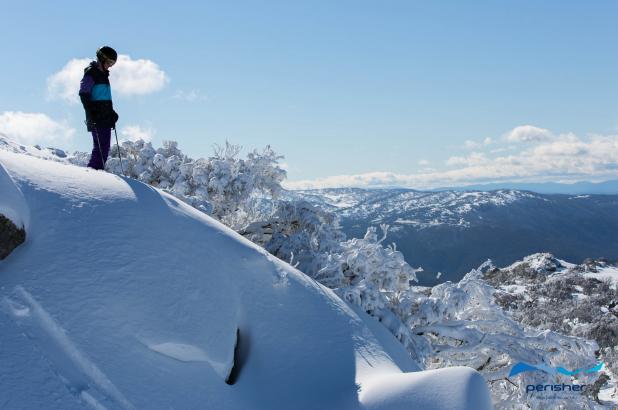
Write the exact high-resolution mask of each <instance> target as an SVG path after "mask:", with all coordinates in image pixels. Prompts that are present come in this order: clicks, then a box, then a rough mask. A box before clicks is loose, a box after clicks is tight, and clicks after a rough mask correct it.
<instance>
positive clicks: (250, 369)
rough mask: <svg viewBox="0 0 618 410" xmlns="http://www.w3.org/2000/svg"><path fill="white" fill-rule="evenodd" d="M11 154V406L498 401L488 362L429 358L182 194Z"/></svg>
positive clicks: (6, 186) (1, 270) (4, 172)
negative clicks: (471, 364) (461, 363)
mask: <svg viewBox="0 0 618 410" xmlns="http://www.w3.org/2000/svg"><path fill="white" fill-rule="evenodd" d="M0 164H1V165H2V167H0V206H2V207H3V208H2V209H3V210H5V212H6V210H7V209H8V210H9V212H8V213H9V218H11V220H13V221H15V222H17V223H21V224H22V225H24V226H25V227H26V230H27V234H28V236H27V240H26V242H25V243H24V244H23V245H22V246H20V247H19V248H17V249H16V250H15V251H13V253H12V254H11V255H10V256H9V257H8V258H6V259H5V260H3V261H1V262H0V329H2V331H1V334H0V407H2V408H9V409H36V408H45V409H81V408H94V409H102V408H108V409H132V408H138V409H142V408H144V409H146V408H148V409H169V408H182V409H197V408H222V409H223V408H225V409H247V408H251V409H260V408H264V409H273V408H295V409H303V408H306V409H316V408H333V409H334V408H337V409H397V408H411V407H419V406H420V408H424V409H458V408H459V409H467V408H470V409H484V408H490V407H491V402H490V399H489V395H488V391H487V387H486V384H485V382H484V380H483V378H482V377H481V376H480V375H479V374H478V373H477V372H476V371H474V370H472V369H470V368H467V367H456V368H449V369H440V370H432V371H427V372H425V371H420V369H419V367H418V365H417V364H416V363H415V362H413V361H412V359H411V358H410V356H409V355H408V353H407V352H406V351H405V350H404V348H403V346H402V345H401V344H400V343H399V342H398V341H397V340H396V339H395V338H394V337H393V336H392V335H391V334H390V333H389V332H388V331H387V330H386V329H385V328H384V327H383V326H382V325H381V324H379V323H378V322H377V321H375V320H374V319H372V318H370V317H368V316H367V315H365V313H364V312H362V311H360V310H358V308H355V307H352V306H349V305H348V304H346V303H345V302H343V301H342V300H341V299H339V298H338V297H337V296H336V295H335V294H334V293H333V292H332V291H330V290H328V289H327V288H325V287H323V286H321V285H319V284H318V283H316V282H315V281H313V280H312V279H310V278H308V277H307V276H305V275H303V274H302V273H300V272H299V271H297V270H296V269H294V268H292V267H291V266H289V265H288V264H286V263H284V262H281V261H279V260H278V259H276V258H274V257H272V256H270V255H269V254H268V253H267V252H266V251H264V250H263V249H261V248H259V247H258V246H256V245H254V244H252V243H251V242H249V241H248V240H246V239H244V238H242V237H241V236H239V235H238V234H236V233H235V232H233V231H232V230H230V229H228V228H226V227H225V226H223V225H222V224H220V223H218V222H216V221H214V220H213V219H211V218H210V217H208V216H206V215H205V214H203V213H201V212H199V211H197V210H195V209H194V208H192V207H190V206H188V205H186V204H185V203H183V202H181V201H179V200H178V199H176V198H174V197H172V196H171V195H168V194H166V193H164V192H162V191H160V190H157V189H154V188H152V187H150V186H148V185H145V184H142V183H140V182H137V181H135V180H131V179H128V178H127V179H125V178H120V177H118V176H115V175H112V174H108V173H104V172H100V171H93V170H90V169H84V168H80V167H75V166H70V165H64V164H60V163H55V162H50V161H45V160H42V159H38V158H34V157H31V156H26V155H23V154H16V153H11V152H5V151H0ZM7 198H9V199H7ZM238 330H239V332H240V339H239V340H238V346H236V343H237V340H236V335H237V331H238ZM234 363H236V368H235V370H237V374H236V376H235V378H236V380H235V383H234V384H233V385H228V384H226V383H225V378H226V377H227V375H228V374H229V372H230V370H231V369H232V366H233V365H234ZM436 392H438V393H439V395H438V396H436Z"/></svg>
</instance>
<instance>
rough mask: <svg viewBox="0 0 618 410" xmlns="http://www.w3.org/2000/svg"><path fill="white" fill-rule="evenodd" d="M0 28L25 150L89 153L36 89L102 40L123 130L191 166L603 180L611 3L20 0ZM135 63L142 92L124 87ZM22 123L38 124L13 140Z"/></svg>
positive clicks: (65, 106) (67, 110) (318, 181)
mask: <svg viewBox="0 0 618 410" xmlns="http://www.w3.org/2000/svg"><path fill="white" fill-rule="evenodd" d="M2 15H3V19H2V20H3V24H2V25H0V35H1V36H2V38H3V39H4V41H3V54H4V61H3V63H4V64H3V69H2V74H1V75H0V132H3V133H5V134H17V135H10V136H11V137H14V138H16V139H20V138H21V139H22V140H25V142H33V141H34V140H36V138H41V140H42V142H43V143H44V144H47V145H57V146H62V147H65V148H69V149H80V150H88V149H89V147H90V139H89V136H88V134H87V133H86V131H85V128H84V127H83V125H82V121H83V111H82V109H81V106H80V105H79V104H75V103H71V102H70V101H66V100H65V99H63V98H62V96H60V95H59V94H61V93H60V92H59V88H56V89H55V90H50V89H49V81H50V80H49V79H50V77H52V76H54V74H57V73H59V72H62V71H63V68H66V65H67V63H69V61H71V60H72V59H82V58H86V57H92V56H93V55H94V51H95V50H96V48H97V47H98V46H99V45H102V44H109V45H111V46H113V47H115V48H116V49H117V50H118V52H119V53H120V54H123V55H126V56H128V57H127V58H129V57H130V60H127V61H131V62H133V65H132V66H131V67H133V68H132V69H134V72H132V73H129V74H128V75H129V77H128V78H129V80H127V79H126V78H125V79H124V80H123V81H124V83H123V84H124V85H123V84H114V82H112V89H113V90H114V104H115V107H116V110H117V111H118V112H119V114H120V117H121V120H120V123H119V124H118V126H119V130H121V133H122V135H125V136H129V135H133V136H134V135H136V134H140V133H142V134H144V133H145V134H144V135H148V136H149V137H150V138H151V139H152V141H153V144H154V145H155V146H156V145H158V144H160V142H161V141H162V140H164V139H173V140H177V141H178V142H179V145H180V148H181V149H182V150H183V151H184V152H185V153H187V154H188V155H190V156H192V157H200V156H208V155H210V154H211V152H212V149H211V147H212V145H213V144H214V143H223V142H224V141H225V140H226V139H227V140H229V141H230V142H232V143H235V144H240V145H242V146H243V147H245V151H246V150H248V149H252V148H260V147H263V146H265V145H268V144H270V145H271V146H272V147H273V148H274V149H275V150H276V151H277V152H279V153H281V154H283V155H285V157H286V158H285V160H284V162H285V166H286V167H287V170H288V178H289V180H290V186H297V187H301V186H307V187H309V186H338V185H356V186H368V185H371V186H374V185H375V186H381V185H406V186H412V187H423V186H435V185H442V184H451V183H455V184H465V183H472V182H488V181H499V180H534V181H539V180H555V181H568V180H584V179H586V180H603V179H610V178H618V165H617V163H618V137H616V135H617V134H618V99H617V98H616V97H617V96H618V25H617V24H616V21H618V3H617V2H612V1H595V2H575V1H543V2H539V1H517V2H515V1H471V2H461V1H457V2H455V1H453V2H447V1H441V2H415V1H311V2H309V1H306V2H290V1H260V2H258V1H242V2H240V1H239V2H216V3H215V2H207V1H205V2H180V1H177V2H152V1H151V2H138V1H135V2H124V1H106V2H83V1H80V2H77V1H58V2H44V1H20V2H9V3H6V4H3V5H2ZM139 61H141V63H143V65H144V66H147V67H146V68H149V69H150V71H148V70H146V71H147V74H146V75H145V77H147V78H145V80H144V81H145V84H142V85H140V84H137V81H133V82H131V84H129V85H127V81H132V80H138V79H140V71H139V70H140V67H142V66H140V64H141V63H138V62H139ZM145 61H146V63H144V62H145ZM148 64H150V65H148ZM153 64H156V66H153ZM119 65H120V64H118V65H117V66H116V67H114V68H113V69H112V71H114V70H115V69H117V68H118V69H119V70H120V68H119V67H118V66H119ZM127 67H128V66H127ZM153 67H154V68H153ZM127 70H129V71H130V69H129V68H127V69H126V70H125V71H127ZM127 72H128V71H127ZM67 81H68V80H67ZM149 81H150V83H149ZM118 82H119V83H120V82H121V81H120V80H118ZM61 84H64V83H61ZM69 84H70V82H69ZM65 85H66V84H65ZM118 86H121V87H120V88H118ZM122 87H124V90H125V92H124V93H120V92H118V91H117V90H119V89H122ZM132 87H133V88H132ZM149 87H150V88H149ZM60 88H62V87H60ZM68 89H69V90H70V89H71V87H68ZM144 90H146V91H144ZM149 90H150V91H149ZM75 92H77V90H76V91H75ZM7 113H8V114H7ZM9 114H10V115H9ZM22 114H43V115H44V116H45V118H46V120H49V121H51V123H50V122H49V121H48V122H45V121H43V122H42V123H41V124H39V125H37V126H36V127H35V126H32V128H33V130H30V128H28V127H23V126H21V125H19V126H20V127H21V128H20V129H26V128H28V129H27V132H26V131H24V132H23V133H22V134H23V135H22V134H20V133H19V132H17V133H16V132H15V127H16V125H15V124H22V123H20V122H16V121H17V120H16V119H15V118H16V116H19V115H22ZM24 118H26V120H27V121H30V123H31V122H33V121H39V120H40V119H41V118H42V117H40V116H39V117H33V116H30V117H24ZM30 123H28V124H30ZM3 126H4V128H3ZM41 129H43V131H41ZM45 129H51V131H49V132H48V134H53V135H46V136H45V137H43V136H42V134H41V133H43V132H44V130H45ZM28 132H29V133H30V134H28ZM538 163H541V164H540V165H538V166H537V164H538Z"/></svg>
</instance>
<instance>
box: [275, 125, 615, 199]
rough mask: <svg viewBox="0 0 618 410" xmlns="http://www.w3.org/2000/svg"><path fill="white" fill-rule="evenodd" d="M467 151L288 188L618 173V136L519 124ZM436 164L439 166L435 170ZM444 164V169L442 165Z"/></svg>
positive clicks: (297, 183)
mask: <svg viewBox="0 0 618 410" xmlns="http://www.w3.org/2000/svg"><path fill="white" fill-rule="evenodd" d="M471 149H473V150H474V151H472V152H468V153H467V154H466V155H462V156H451V157H449V158H447V159H445V160H444V163H443V164H435V163H429V162H428V161H425V160H423V161H422V164H421V165H423V166H424V167H425V168H423V169H421V170H420V171H419V172H415V173H410V174H398V173H393V172H388V171H374V172H366V173H362V174H355V175H334V176H329V177H325V178H317V179H311V180H300V181H285V182H284V186H285V187H286V188H288V189H319V188H340V187H357V188H380V187H395V186H396V187H407V188H419V189H426V188H437V187H444V186H453V185H469V184H476V183H491V182H500V181H509V182H549V181H551V182H575V181H581V180H582V179H587V180H592V181H602V180H608V179H615V178H618V135H595V134H592V135H588V136H586V137H585V138H580V137H578V136H577V135H575V134H573V133H565V134H558V135H555V134H554V133H552V132H551V131H550V130H547V129H544V128H539V127H535V126H532V125H522V126H519V127H515V128H514V129H512V130H511V131H509V132H507V133H506V134H504V135H502V136H501V138H498V139H496V140H494V139H491V138H485V139H484V140H482V141H480V142H476V141H470V140H468V141H466V142H465V144H464V146H463V147H462V150H468V151H470V150H471ZM438 166H440V167H441V168H443V169H438ZM444 168H445V169H444Z"/></svg>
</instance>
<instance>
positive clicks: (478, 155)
mask: <svg viewBox="0 0 618 410" xmlns="http://www.w3.org/2000/svg"><path fill="white" fill-rule="evenodd" d="M485 161H487V158H486V157H485V154H483V153H482V152H473V153H471V154H470V155H468V156H466V157H450V158H449V159H447V160H446V165H450V166H473V165H480V164H482V163H483V162H485Z"/></svg>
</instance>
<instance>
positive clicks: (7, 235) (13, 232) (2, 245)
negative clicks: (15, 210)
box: [0, 214, 26, 260]
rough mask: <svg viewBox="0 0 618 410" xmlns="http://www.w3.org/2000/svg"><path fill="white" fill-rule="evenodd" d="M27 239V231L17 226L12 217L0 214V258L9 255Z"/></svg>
mask: <svg viewBox="0 0 618 410" xmlns="http://www.w3.org/2000/svg"><path fill="white" fill-rule="evenodd" d="M25 240H26V231H24V229H23V228H18V227H16V226H15V224H14V223H13V222H12V221H11V220H10V219H8V218H6V217H5V216H4V215H2V214H0V260H1V259H4V258H6V257H7V256H9V254H10V253H11V252H13V249H15V248H17V247H18V246H19V245H21V244H22V243H24V241H25Z"/></svg>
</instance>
